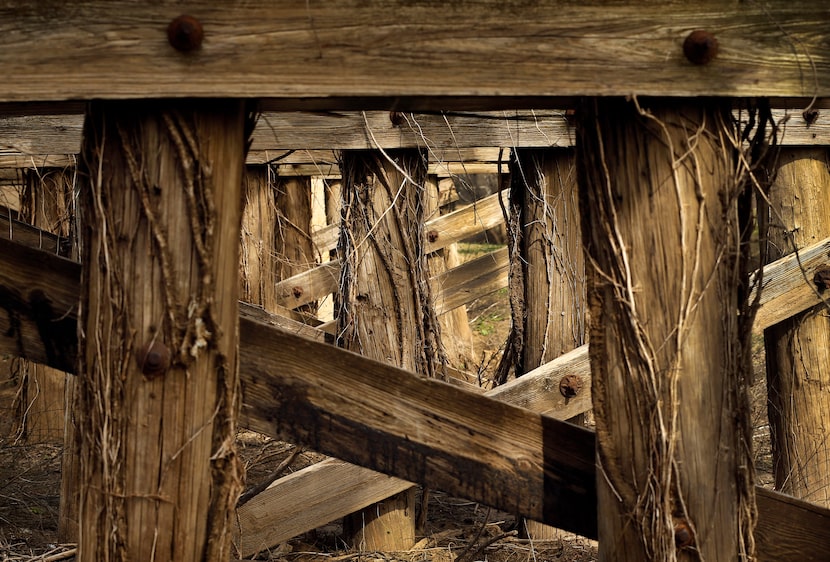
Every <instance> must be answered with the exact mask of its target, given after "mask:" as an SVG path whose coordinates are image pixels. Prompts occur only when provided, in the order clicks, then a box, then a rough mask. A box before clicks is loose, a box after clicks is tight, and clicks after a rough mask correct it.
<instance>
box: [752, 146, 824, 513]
mask: <svg viewBox="0 0 830 562" xmlns="http://www.w3.org/2000/svg"><path fill="white" fill-rule="evenodd" d="M778 162H779V166H778V170H777V173H776V176H775V181H774V183H773V184H772V186H771V188H770V193H769V198H770V203H771V206H772V209H773V211H772V213H771V216H770V223H771V224H770V226H771V228H770V231H769V252H768V255H769V259H770V260H776V259H779V258H781V257H783V256H784V255H786V254H789V253H792V251H793V244H795V246H796V247H798V248H803V247H804V246H806V245H809V244H813V243H815V242H818V241H819V240H821V239H823V238H825V237H827V236H828V235H830V172H828V165H830V157H829V156H828V151H827V150H826V149H824V148H788V149H784V150H782V151H781V153H780V154H779V156H778ZM807 274H808V278H811V280H812V277H814V276H815V274H816V272H807ZM824 294H825V295H826V292H825V293H824ZM764 341H765V343H766V350H767V383H768V387H769V418H770V436H771V439H772V454H773V469H774V472H775V487H776V489H779V490H781V491H783V492H786V493H788V494H792V495H793V496H796V497H799V498H803V499H805V500H808V501H811V502H813V503H817V504H820V505H825V506H829V507H830V442H828V439H829V438H828V429H827V428H828V426H830V371H829V370H828V368H827V366H828V364H830V347H828V343H830V318H828V316H827V308H826V307H825V305H823V304H822V305H817V306H815V307H813V308H812V309H810V310H807V311H805V312H802V313H800V314H797V315H795V316H793V317H791V318H789V319H787V320H785V321H784V322H781V323H779V324H777V325H775V326H773V327H771V328H769V329H767V330H766V331H765V332H764Z"/></svg>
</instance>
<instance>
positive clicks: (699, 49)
mask: <svg viewBox="0 0 830 562" xmlns="http://www.w3.org/2000/svg"><path fill="white" fill-rule="evenodd" d="M683 54H684V55H686V58H687V59H689V62H691V63H693V64H706V63H708V62H710V61H711V60H712V59H714V58H715V57H716V56H717V55H718V40H717V38H716V37H715V36H714V35H712V34H711V33H710V32H708V31H706V30H705V29H696V30H694V31H692V32H691V33H690V34H689V36H688V37H686V40H685V41H683Z"/></svg>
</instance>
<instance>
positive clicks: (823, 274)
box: [813, 265, 830, 291]
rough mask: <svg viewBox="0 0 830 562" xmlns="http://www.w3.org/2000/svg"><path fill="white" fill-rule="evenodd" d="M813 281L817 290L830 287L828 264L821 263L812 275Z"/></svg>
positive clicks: (824, 289)
mask: <svg viewBox="0 0 830 562" xmlns="http://www.w3.org/2000/svg"><path fill="white" fill-rule="evenodd" d="M813 283H814V284H815V286H816V289H818V290H819V291H826V290H827V289H830V266H827V265H822V266H820V267H819V268H818V269H816V272H815V274H814V275H813Z"/></svg>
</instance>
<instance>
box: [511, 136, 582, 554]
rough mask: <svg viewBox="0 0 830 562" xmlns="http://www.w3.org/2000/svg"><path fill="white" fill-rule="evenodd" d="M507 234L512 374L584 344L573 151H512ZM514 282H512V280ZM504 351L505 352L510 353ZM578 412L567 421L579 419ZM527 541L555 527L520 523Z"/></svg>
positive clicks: (576, 382) (572, 381)
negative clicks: (513, 271)
mask: <svg viewBox="0 0 830 562" xmlns="http://www.w3.org/2000/svg"><path fill="white" fill-rule="evenodd" d="M510 182H511V189H510V207H511V215H510V228H509V230H510V238H511V240H516V242H517V243H516V244H515V245H514V244H511V247H514V252H515V253H516V254H515V256H513V257H511V268H513V267H516V268H520V270H521V274H520V275H519V278H518V280H516V281H514V280H511V283H510V291H511V304H512V305H513V311H512V312H513V332H512V337H511V339H510V340H509V341H510V345H511V348H512V349H510V350H509V351H512V355H513V356H515V357H516V359H517V360H516V361H512V363H513V364H514V366H515V369H516V376H521V375H524V374H525V373H527V372H529V371H531V370H533V369H535V368H537V367H539V366H540V365H543V364H545V363H547V362H549V361H552V360H554V359H556V358H557V357H559V356H561V355H563V354H565V353H567V352H568V351H571V350H572V349H574V348H577V347H579V346H581V345H582V344H584V343H585V260H584V259H583V255H582V232H581V229H580V217H579V191H578V189H577V182H576V169H575V166H574V157H573V151H571V150H567V149H559V150H551V149H518V150H515V151H514V153H513V157H512V159H511V163H510ZM517 281H518V282H517ZM510 355H511V353H509V352H508V353H507V354H505V356H510ZM589 385H590V380H588V378H587V377H579V376H578V375H575V374H574V375H570V376H569V377H568V378H567V379H566V380H565V381H564V382H563V383H562V384H560V385H559V388H553V389H550V392H556V393H561V394H563V395H564V396H565V399H566V400H571V399H574V398H576V396H577V395H578V394H579V393H587V392H588V391H587V390H586V389H587V387H588V386H589ZM584 417H585V416H584V414H578V415H577V416H576V417H575V418H571V419H570V420H569V421H571V422H572V423H576V424H577V425H581V424H583V423H584ZM525 525H526V527H525V528H523V529H520V532H525V531H526V532H527V534H528V536H530V537H532V538H533V539H534V540H540V539H555V538H557V537H558V536H560V534H559V532H558V531H557V530H556V529H555V528H554V527H550V526H548V525H543V524H541V523H539V522H537V521H525Z"/></svg>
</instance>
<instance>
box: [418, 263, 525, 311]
mask: <svg viewBox="0 0 830 562" xmlns="http://www.w3.org/2000/svg"><path fill="white" fill-rule="evenodd" d="M508 262H509V258H508V256H507V248H501V249H499V250H496V251H494V252H490V253H488V254H485V255H483V256H481V257H478V258H476V259H474V260H471V261H469V262H467V263H464V264H461V265H459V266H458V267H454V268H452V269H451V270H449V271H445V272H444V273H442V274H440V275H438V276H436V277H434V278H433V279H434V280H435V283H436V286H437V287H439V288H440V292H439V293H438V294H437V295H436V296H435V305H434V306H435V313H436V314H445V313H447V312H449V311H450V310H453V309H455V308H458V307H459V306H463V305H465V304H469V303H471V302H472V301H474V300H475V299H477V298H480V297H482V296H484V295H488V294H490V293H493V292H495V291H498V290H499V289H502V288H504V287H507V274H508V266H509V263H508Z"/></svg>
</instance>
